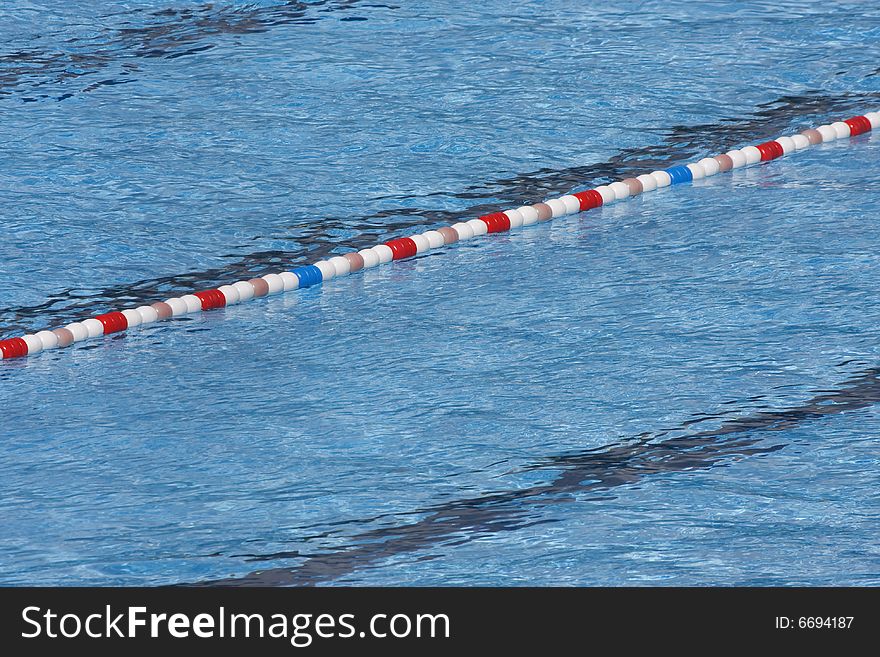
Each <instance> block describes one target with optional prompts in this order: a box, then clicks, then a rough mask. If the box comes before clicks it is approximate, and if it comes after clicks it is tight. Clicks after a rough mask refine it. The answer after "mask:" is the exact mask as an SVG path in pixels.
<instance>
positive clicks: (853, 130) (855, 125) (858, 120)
mask: <svg viewBox="0 0 880 657" xmlns="http://www.w3.org/2000/svg"><path fill="white" fill-rule="evenodd" d="M844 123H846V124H847V125H848V126H849V129H850V135H851V136H853V137H855V136H856V135H861V134H864V133H866V132H870V131H871V122H870V121H869V120H868V119H867V117H864V116H854V117H852V118H851V119H847V120H846V121H844Z"/></svg>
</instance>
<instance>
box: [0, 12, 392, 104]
mask: <svg viewBox="0 0 880 657" xmlns="http://www.w3.org/2000/svg"><path fill="white" fill-rule="evenodd" d="M361 3H362V0H333V1H331V0H324V1H320V0H318V1H316V2H285V3H279V4H277V5H271V6H253V5H249V6H245V7H240V6H238V7H237V6H230V5H226V6H223V5H221V6H218V5H216V4H203V5H199V6H195V7H188V8H180V9H177V8H167V9H161V10H152V11H148V10H144V9H132V10H130V11H126V12H124V13H122V14H111V15H108V16H106V17H105V18H106V20H108V21H113V22H117V21H118V22H119V23H120V24H121V25H124V26H125V27H116V26H114V27H109V28H104V29H102V30H99V31H98V34H97V35H96V36H90V37H75V38H64V35H63V34H62V35H59V36H58V38H57V39H56V41H57V42H61V43H62V44H63V46H61V47H59V46H57V45H55V44H54V43H53V45H52V49H51V50H50V49H46V48H40V47H38V46H34V47H31V48H23V49H19V50H17V51H15V52H10V53H7V54H4V55H0V96H4V95H6V96H10V95H13V94H17V95H19V96H20V97H21V100H22V101H24V102H37V101H41V100H57V101H63V100H67V99H68V98H71V97H73V96H75V95H77V94H80V93H88V92H90V91H94V90H95V89H97V88H98V87H99V86H101V85H107V84H122V83H123V82H131V81H133V80H134V76H136V75H137V74H138V71H139V65H138V63H137V62H138V60H144V59H155V58H164V59H178V58H180V57H187V56H190V55H194V54H197V53H200V52H204V51H206V50H210V49H211V48H213V47H214V45H215V44H214V43H212V41H214V40H216V39H218V38H221V37H225V36H227V35H237V34H254V33H259V32H266V31H268V30H270V29H273V28H275V27H279V26H284V25H297V24H300V25H309V24H313V23H316V22H318V21H319V20H321V19H322V18H327V17H330V16H331V15H334V14H336V13H338V12H343V11H345V10H348V9H351V8H353V7H355V6H359V5H361ZM363 6H365V7H385V8H389V9H396V8H397V7H396V6H392V5H383V4H375V3H374V4H369V5H363ZM361 18H363V17H361ZM135 21H140V24H136V23H135ZM99 73H100V74H102V77H104V78H105V79H104V80H102V81H101V82H100V83H91V84H86V85H82V84H80V81H81V80H82V79H84V80H90V79H91V77H89V76H92V77H94V76H96V75H97V74H99Z"/></svg>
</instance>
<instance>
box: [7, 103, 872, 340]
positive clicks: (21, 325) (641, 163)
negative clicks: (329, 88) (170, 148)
mask: <svg viewBox="0 0 880 657" xmlns="http://www.w3.org/2000/svg"><path fill="white" fill-rule="evenodd" d="M878 98H880V93H877V92H874V93H850V94H843V95H837V96H827V95H823V94H821V93H819V92H816V93H810V94H804V95H799V96H783V97H780V98H778V99H776V100H774V101H771V102H767V103H764V104H762V105H760V106H758V107H757V108H756V109H755V110H754V111H753V112H751V113H750V114H749V115H747V116H743V117H741V118H737V119H722V120H719V121H718V122H717V123H709V124H702V125H694V126H683V125H676V126H672V127H670V128H668V129H667V130H665V134H666V138H665V140H664V141H663V143H661V144H659V145H656V146H648V147H645V148H628V149H624V150H621V151H620V152H619V153H617V154H616V155H614V156H613V157H611V158H610V159H608V160H606V161H605V162H600V163H596V164H590V165H584V166H577V167H570V168H566V169H558V170H550V169H539V170H537V171H533V172H529V173H522V174H518V175H516V176H513V177H507V178H499V179H498V180H495V181H492V182H488V183H482V184H473V185H471V186H469V187H467V188H465V189H464V190H461V191H438V192H433V193H431V194H427V195H419V196H411V197H394V198H393V199H391V200H399V201H401V202H402V201H404V200H407V199H408V200H410V201H420V202H421V203H424V204H427V202H429V201H430V200H431V199H432V198H433V197H445V198H451V199H460V200H464V201H470V202H471V203H470V204H469V205H468V206H467V207H466V208H464V209H462V210H456V211H450V210H432V209H430V208H427V207H423V208H403V207H398V208H390V209H387V210H382V211H380V212H376V213H373V214H369V215H363V216H361V217H351V216H345V217H325V218H321V219H318V220H316V221H314V222H313V223H311V224H307V225H302V224H291V225H288V226H286V227H285V228H286V229H287V230H289V231H291V233H293V234H295V235H296V237H285V236H275V237H274V238H273V239H275V240H288V241H290V242H291V246H290V248H289V249H284V250H280V249H273V250H263V251H253V252H251V253H248V254H246V255H242V256H239V255H235V256H227V257H228V259H229V262H228V263H226V264H224V265H223V266H222V267H214V268H210V269H204V270H199V271H190V272H185V273H180V274H173V275H168V276H161V277H156V278H146V279H141V280H138V281H133V282H132V283H129V284H122V285H114V286H109V287H105V288H102V289H97V290H94V291H89V290H83V289H82V288H68V289H65V290H62V291H60V292H58V293H56V294H53V295H51V296H50V297H49V298H48V299H47V300H46V301H45V302H43V303H40V304H36V305H29V306H14V307H7V308H0V336H5V335H18V334H21V333H27V332H32V331H37V330H40V329H41V328H47V327H52V326H57V325H61V324H65V323H67V322H72V321H78V320H81V319H85V318H86V317H92V316H94V315H96V314H98V313H101V312H106V311H109V310H116V309H119V308H123V307H127V306H134V305H138V304H142V303H152V302H154V301H158V300H161V299H162V298H163V297H167V296H171V295H175V294H184V293H187V292H191V291H193V290H195V289H202V288H206V287H215V286H218V285H222V284H224V283H232V282H234V281H237V280H241V279H245V278H250V277H252V276H260V275H262V274H265V273H267V272H270V271H280V270H282V269H284V268H289V267H293V266H296V265H299V264H304V263H306V262H312V261H315V260H317V259H320V258H323V257H325V256H326V255H328V254H330V253H332V252H334V251H335V250H337V249H345V250H348V249H361V248H364V247H368V246H372V245H373V244H376V243H377V242H379V241H382V240H385V239H388V238H389V237H391V236H394V235H396V234H399V233H402V232H403V231H411V230H413V229H414V228H416V227H424V228H428V227H435V226H438V225H441V224H449V223H454V222H456V221H461V220H462V219H466V218H467V219H470V218H473V217H476V216H479V215H480V214H484V213H485V212H488V211H495V210H497V209H498V208H499V207H514V206H517V205H521V204H524V203H534V202H537V201H539V200H542V199H544V198H547V197H548V196H550V195H554V194H556V195H558V194H562V193H566V192H569V191H574V190H577V189H585V188H587V187H590V186H593V185H597V184H602V183H605V182H610V181H612V180H616V179H620V178H624V177H626V176H630V175H637V174H639V173H644V172H645V171H651V170H653V169H657V168H664V167H667V166H669V165H670V163H671V162H674V161H681V160H684V159H689V158H695V157H697V156H703V155H708V154H711V153H719V152H723V151H725V150H728V149H730V148H733V147H737V146H742V145H743V144H744V143H746V142H755V141H761V140H763V139H766V138H769V137H773V136H778V135H779V134H780V133H783V132H785V131H788V130H799V129H803V128H805V127H808V125H807V124H806V123H804V122H805V121H809V123H810V124H815V123H816V121H818V120H822V119H823V118H830V117H839V116H840V115H841V114H842V113H845V112H850V111H855V110H858V109H861V110H864V105H865V103H866V102H868V101H870V100H876V99H878ZM771 166H772V165H771ZM646 198H649V197H646ZM474 201H478V202H475V203H474ZM634 202H640V200H639V199H636V200H635V201H634ZM647 202H649V201H647ZM594 212H596V211H594ZM340 232H349V233H350V232H355V233H357V235H356V236H355V237H352V238H350V239H346V240H340V239H339V238H338V235H339V234H340ZM252 239H256V238H252Z"/></svg>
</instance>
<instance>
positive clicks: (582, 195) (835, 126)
mask: <svg viewBox="0 0 880 657" xmlns="http://www.w3.org/2000/svg"><path fill="white" fill-rule="evenodd" d="M875 128H880V112H868V113H867V114H865V115H862V116H854V117H852V118H849V119H846V120H845V121H837V122H835V123H832V124H826V125H821V126H819V127H818V128H816V129H812V128H810V129H807V130H803V131H802V132H800V133H797V134H792V135H787V136H783V137H779V138H778V139H774V140H772V141H765V142H763V143H761V144H758V145H757V146H746V147H744V148H741V149H734V150H731V151H728V152H727V153H725V154H723V155H716V156H714V157H705V158H703V159H702V160H700V161H698V162H691V163H689V164H686V165H678V166H672V167H670V168H669V169H666V170H664V171H652V172H650V173H644V174H642V175H640V176H636V177H631V178H625V179H623V180H620V181H615V182H612V183H610V184H608V185H600V186H598V187H596V188H594V189H588V190H586V191H582V192H576V193H574V194H566V195H565V196H562V197H560V198H551V199H547V201H546V202H541V203H535V204H533V205H523V206H520V207H518V208H516V209H511V210H505V211H503V212H491V213H489V214H485V215H483V216H481V217H478V218H477V219H471V220H470V221H463V222H459V223H456V224H453V225H452V226H443V227H440V228H437V229H436V230H428V231H425V232H424V233H421V234H418V235H413V236H411V237H398V238H396V239H392V240H389V241H387V242H385V243H384V244H378V245H376V246H373V247H370V248H367V249H361V250H360V251H358V252H356V253H354V252H352V253H346V254H344V255H334V256H332V257H328V258H327V259H326V260H320V261H318V262H316V263H313V264H310V265H304V266H300V267H297V268H295V269H294V270H292V271H283V272H280V273H277V274H274V273H273V274H266V275H265V276H261V277H260V278H251V279H248V280H245V281H238V282H235V283H232V284H231V285H221V286H220V287H218V288H214V289H210V290H202V291H200V292H195V293H193V294H184V295H183V296H180V297H172V298H170V299H166V300H165V301H157V302H155V303H152V304H150V305H144V306H139V307H137V308H126V309H125V310H123V311H121V312H117V311H113V312H109V313H105V314H103V315H98V316H97V317H93V318H91V319H85V320H83V321H81V322H72V323H70V324H68V325H67V326H65V327H62V328H56V329H54V330H52V331H38V332H37V333H35V334H27V335H24V336H22V337H14V338H7V339H5V340H0V359H4V360H5V359H8V358H20V357H22V356H27V355H28V354H35V353H38V352H40V351H43V350H47V349H58V348H61V347H67V346H68V345H71V344H74V343H76V342H79V341H81V340H87V339H92V338H97V337H99V336H101V335H109V334H111V333H118V332H120V331H125V330H127V329H132V328H134V327H136V326H140V325H149V324H152V323H153V322H157V321H162V320H167V319H170V318H172V317H177V316H178V315H183V314H188V313H195V312H199V311H205V310H211V309H214V308H223V307H224V306H228V305H233V304H237V303H243V302H245V301H250V300H251V299H255V298H259V297H264V296H268V295H271V294H277V293H279V292H287V291H290V290H296V289H298V288H300V287H303V288H306V287H311V286H313V285H317V284H320V283H326V282H327V281H329V280H331V279H333V278H334V277H337V276H347V275H349V274H351V273H354V272H356V271H360V270H362V269H370V268H372V267H377V266H379V265H381V264H385V263H388V262H391V261H393V260H402V259H403V258H412V257H413V256H415V255H417V254H419V253H422V252H424V251H427V250H429V249H436V248H439V247H442V246H448V245H450V244H455V243H456V242H458V241H463V240H470V239H474V238H475V237H478V236H480V235H485V234H487V233H500V232H504V231H508V230H511V229H513V228H519V227H521V226H531V225H533V224H536V223H539V222H542V221H549V220H550V219H553V218H555V217H562V216H566V215H571V214H574V213H577V212H584V211H586V210H592V209H593V208H598V207H602V206H603V205H607V204H608V203H612V202H615V201H621V200H623V199H625V198H630V197H632V196H638V195H642V194H645V193H647V192H651V191H654V190H655V189H660V188H663V187H668V186H670V185H676V184H681V183H685V182H690V181H694V180H700V179H702V178H708V177H711V176H714V175H717V174H718V173H722V172H725V171H732V170H735V169H738V168H740V167H744V166H748V165H750V164H757V163H759V162H769V161H770V160H775V159H776V158H779V157H782V156H784V155H787V154H789V153H793V152H796V151H800V150H803V149H805V148H810V147H811V146H814V145H817V144H821V143H823V142H828V141H834V140H835V139H842V138H844V137H855V136H857V135H861V134H864V133H866V132H870V131H871V130H872V129H875Z"/></svg>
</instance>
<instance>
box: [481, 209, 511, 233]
mask: <svg viewBox="0 0 880 657" xmlns="http://www.w3.org/2000/svg"><path fill="white" fill-rule="evenodd" d="M478 219H479V220H480V221H482V222H483V223H484V224H486V232H489V233H501V232H504V231H506V230H510V217H508V216H507V215H506V214H504V213H503V212H493V213H492V214H484V215H483V216H482V217H478Z"/></svg>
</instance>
